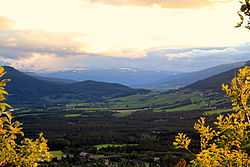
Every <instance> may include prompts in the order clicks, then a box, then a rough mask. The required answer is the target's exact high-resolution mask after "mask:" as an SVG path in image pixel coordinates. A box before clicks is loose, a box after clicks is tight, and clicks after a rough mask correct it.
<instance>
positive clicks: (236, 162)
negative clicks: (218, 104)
mask: <svg viewBox="0 0 250 167" xmlns="http://www.w3.org/2000/svg"><path fill="white" fill-rule="evenodd" d="M222 89H223V90H224V91H225V93H226V94H227V95H228V96H229V97H230V98H231V102H232V109H233V110H234V111H235V112H233V113H230V114H227V115H226V116H223V115H219V116H218V117H217V121H216V122H214V124H215V126H216V127H215V128H212V127H209V126H206V125H205V118H204V117H201V118H200V119H199V120H198V121H197V123H195V125H194V128H195V130H196V131H197V132H198V133H199V134H200V147H201V148H200V149H201V151H200V152H199V153H198V154H194V156H195V159H194V160H192V161H191V162H190V164H191V166H204V167H210V166H239V167H247V166H249V165H250V157H249V153H248V151H247V150H248V149H249V148H250V129H249V128H250V107H249V105H248V102H249V96H250V67H249V66H246V67H244V68H243V69H240V70H239V73H238V75H237V77H235V78H233V79H232V81H231V85H230V86H229V85H224V84H223V85H222ZM190 142H191V139H189V138H188V137H187V136H186V134H183V133H179V135H178V136H176V139H175V142H174V143H173V144H174V146H175V147H176V148H184V149H186V150H188V151H189V152H191V151H190V149H189V147H188V146H189V143H190Z"/></svg>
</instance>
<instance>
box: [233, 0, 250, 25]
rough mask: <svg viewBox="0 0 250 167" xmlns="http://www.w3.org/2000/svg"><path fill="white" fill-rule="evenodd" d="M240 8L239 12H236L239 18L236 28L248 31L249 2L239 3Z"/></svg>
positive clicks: (244, 0)
mask: <svg viewBox="0 0 250 167" xmlns="http://www.w3.org/2000/svg"><path fill="white" fill-rule="evenodd" d="M240 3H241V7H240V11H238V15H239V17H240V20H241V21H240V22H239V23H238V24H237V25H236V27H245V28H247V29H249V30H250V0H243V1H240Z"/></svg>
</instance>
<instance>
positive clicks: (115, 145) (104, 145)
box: [94, 144, 138, 150]
mask: <svg viewBox="0 0 250 167" xmlns="http://www.w3.org/2000/svg"><path fill="white" fill-rule="evenodd" d="M137 145H138V144H99V145H95V146H94V147H95V148H96V149H97V150H100V149H102V148H107V147H125V146H137Z"/></svg>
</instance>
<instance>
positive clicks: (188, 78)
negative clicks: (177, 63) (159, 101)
mask: <svg viewBox="0 0 250 167" xmlns="http://www.w3.org/2000/svg"><path fill="white" fill-rule="evenodd" d="M245 63H246V62H245V61H242V62H237V63H232V64H222V65H219V66H215V67H211V68H208V69H204V70H201V71H196V72H189V73H184V74H179V75H176V76H173V77H169V78H165V79H162V80H159V81H157V82H158V83H156V84H155V85H156V86H157V85H158V86H161V85H163V86H165V87H169V88H172V87H183V86H187V85H189V84H192V83H194V82H196V81H198V80H202V79H205V78H208V77H211V76H214V75H217V74H220V73H222V72H225V71H228V70H232V69H235V68H238V67H242V66H243V65H244V64H245Z"/></svg>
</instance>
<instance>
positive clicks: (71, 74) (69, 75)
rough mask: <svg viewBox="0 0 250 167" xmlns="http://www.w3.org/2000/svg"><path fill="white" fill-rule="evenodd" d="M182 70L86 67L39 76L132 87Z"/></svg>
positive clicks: (148, 83)
mask: <svg viewBox="0 0 250 167" xmlns="http://www.w3.org/2000/svg"><path fill="white" fill-rule="evenodd" d="M176 74H180V72H173V71H154V70H152V71H150V70H148V71H146V70H140V69H129V68H120V69H85V70H66V71H58V72H46V73H39V72H37V73H36V75H37V76H41V77H49V78H63V79H69V80H76V81H84V80H95V81H100V82H112V83H120V84H123V85H127V86H130V87H143V86H145V85H150V84H153V83H154V81H156V80H160V79H162V78H165V77H171V76H174V75H176Z"/></svg>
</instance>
